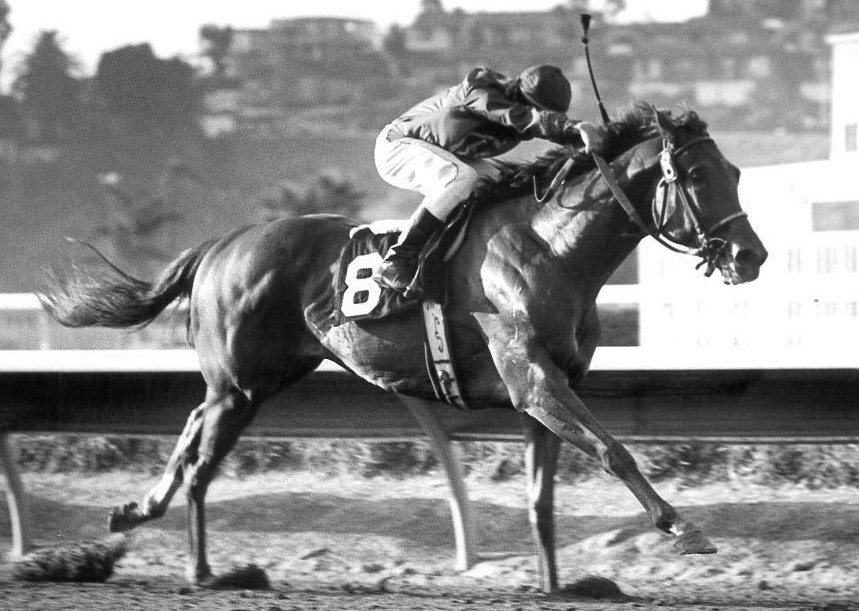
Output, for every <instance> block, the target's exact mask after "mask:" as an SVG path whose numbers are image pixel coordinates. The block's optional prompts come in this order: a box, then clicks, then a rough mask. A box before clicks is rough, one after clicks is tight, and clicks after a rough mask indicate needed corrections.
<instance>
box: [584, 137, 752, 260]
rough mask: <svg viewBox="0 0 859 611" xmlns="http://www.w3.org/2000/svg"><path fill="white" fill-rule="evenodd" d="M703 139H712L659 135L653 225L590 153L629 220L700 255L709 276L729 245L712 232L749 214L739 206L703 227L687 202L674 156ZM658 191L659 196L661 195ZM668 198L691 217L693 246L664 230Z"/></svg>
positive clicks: (670, 243) (678, 249)
mask: <svg viewBox="0 0 859 611" xmlns="http://www.w3.org/2000/svg"><path fill="white" fill-rule="evenodd" d="M705 142H713V139H712V138H710V137H709V136H701V137H698V138H693V139H692V140H690V141H689V142H686V143H685V144H683V145H682V146H679V147H677V148H674V144H673V143H672V142H671V140H670V139H669V138H663V139H662V151H660V153H659V166H660V168H661V169H662V178H661V179H660V180H659V183H658V184H657V186H656V192H655V193H654V195H653V200H652V203H651V212H652V215H653V220H654V226H653V227H651V226H650V225H649V224H647V223H646V222H645V221H644V219H642V218H641V215H640V214H639V213H638V211H636V209H635V207H634V206H633V205H632V203H631V202H630V201H629V198H628V197H627V196H626V194H625V193H624V192H623V190H622V189H621V188H620V185H618V184H617V180H616V179H615V177H614V173H613V172H612V171H611V168H610V167H609V165H608V164H607V163H606V161H605V159H603V158H602V157H601V156H600V155H599V154H597V153H595V152H594V153H591V155H592V157H593V159H594V162H595V163H596V165H597V168H598V169H599V172H600V174H601V175H602V177H603V180H605V182H606V184H607V185H608V188H609V190H610V191H611V192H612V195H614V197H615V199H616V200H617V201H618V203H619V204H620V206H621V207H622V208H623V209H624V211H625V212H626V214H627V216H629V218H630V220H631V221H632V222H633V223H635V225H637V226H638V228H639V229H641V230H642V231H643V232H644V233H645V234H646V235H649V236H650V237H652V238H653V239H654V240H656V241H657V242H659V243H660V244H662V245H663V246H664V247H666V248H668V249H669V250H672V251H674V252H679V253H683V254H688V255H694V256H697V257H701V259H702V261H701V262H700V263H699V264H698V265H697V267H701V266H703V265H706V266H707V267H706V269H705V271H704V273H705V275H707V276H710V275H711V274H712V273H713V272H714V271H715V269H716V265H717V262H718V260H719V258H720V257H722V255H723V254H724V252H725V250H726V249H727V247H728V243H727V241H725V240H724V239H723V238H719V237H715V236H714V235H713V234H714V233H716V232H717V231H719V230H720V229H723V228H725V227H726V226H727V225H729V224H730V223H732V222H733V221H736V220H737V219H741V218H745V217H746V216H748V215H747V214H746V213H745V212H743V211H742V210H740V211H738V212H733V213H731V214H728V215H727V216H725V217H724V218H722V219H721V220H719V221H716V222H715V223H713V224H712V225H710V226H709V227H705V226H704V224H703V223H702V222H701V217H700V214H699V212H698V211H697V210H696V208H695V207H694V206H693V205H692V204H691V202H690V195H689V193H688V192H687V190H686V189H684V188H683V187H682V186H681V185H680V184H679V183H678V172H677V167H676V165H675V159H676V158H677V157H678V156H679V155H682V154H683V153H684V152H686V151H688V150H689V149H690V148H692V147H693V146H696V145H698V144H703V143H705ZM660 194H661V198H660ZM669 200H673V201H678V200H679V202H680V205H681V206H682V208H683V211H684V213H685V214H686V215H687V216H688V217H689V219H691V221H692V225H693V226H694V229H695V237H696V241H697V244H696V245H695V246H686V245H685V244H679V243H677V242H675V241H673V240H672V239H671V238H670V237H669V236H668V234H667V233H666V231H665V225H666V220H667V219H666V217H665V209H666V204H667V203H668V201H669Z"/></svg>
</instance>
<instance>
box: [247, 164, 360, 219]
mask: <svg viewBox="0 0 859 611" xmlns="http://www.w3.org/2000/svg"><path fill="white" fill-rule="evenodd" d="M365 195H366V193H364V192H363V191H359V190H358V189H356V188H355V185H354V184H353V183H352V181H351V180H349V179H348V178H346V177H344V176H343V175H342V174H341V173H340V172H338V171H337V170H332V169H329V170H323V171H321V172H319V173H318V174H316V175H315V176H313V177H311V178H310V179H309V180H307V181H306V182H305V183H303V184H302V183H295V182H284V183H281V184H280V185H278V187H277V193H276V194H275V195H274V196H273V197H266V198H264V199H263V201H262V202H261V210H260V217H261V218H262V220H265V221H271V220H274V219H278V218H283V217H292V216H301V215H302V214H314V213H318V212H328V213H331V214H342V215H344V216H348V217H352V218H354V217H357V216H360V214H361V201H362V200H363V199H364V196H365Z"/></svg>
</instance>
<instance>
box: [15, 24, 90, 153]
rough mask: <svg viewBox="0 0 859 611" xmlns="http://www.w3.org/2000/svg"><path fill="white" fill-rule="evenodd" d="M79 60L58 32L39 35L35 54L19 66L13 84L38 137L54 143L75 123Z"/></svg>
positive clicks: (45, 32) (47, 31) (50, 31)
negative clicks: (63, 45)
mask: <svg viewBox="0 0 859 611" xmlns="http://www.w3.org/2000/svg"><path fill="white" fill-rule="evenodd" d="M76 68H77V64H76V63H75V61H74V60H73V59H72V58H71V57H70V56H69V55H67V54H66V53H65V52H64V51H63V50H62V48H61V47H60V44H59V42H58V40H57V32H56V30H46V31H42V32H40V33H39V36H38V39H37V40H36V44H35V46H34V47H33V51H32V52H31V53H30V54H29V55H27V56H26V57H25V58H24V60H23V61H22V63H21V66H20V67H19V71H18V76H17V78H16V79H15V82H14V83H13V85H12V88H13V91H14V93H15V94H16V95H17V96H18V97H19V98H20V99H21V102H22V109H23V112H24V114H25V115H27V116H30V117H32V119H33V120H34V121H35V123H36V126H37V128H38V130H39V133H38V137H39V138H40V139H42V140H45V141H48V142H53V141H55V140H56V139H57V137H58V136H59V134H60V132H61V131H62V129H63V128H64V127H66V126H68V125H70V124H71V122H72V120H73V119H74V116H75V114H76V112H77V110H78V96H79V93H80V85H79V83H78V81H77V79H76V78H75V77H74V76H73V72H74V70H75V69H76Z"/></svg>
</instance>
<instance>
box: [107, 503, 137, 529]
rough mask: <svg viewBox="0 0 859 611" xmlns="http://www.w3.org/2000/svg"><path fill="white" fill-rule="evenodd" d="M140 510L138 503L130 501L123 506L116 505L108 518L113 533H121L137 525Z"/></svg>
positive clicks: (109, 527)
mask: <svg viewBox="0 0 859 611" xmlns="http://www.w3.org/2000/svg"><path fill="white" fill-rule="evenodd" d="M139 513H140V511H139V510H138V508H137V503H128V504H126V505H123V506H122V507H114V508H113V511H111V512H110V516H109V517H108V519H107V528H108V529H109V530H110V532H112V533H121V532H126V531H128V530H131V529H132V528H134V527H135V526H137V524H138V522H139V521H140V520H139V519H135V518H137V517H138V514H139Z"/></svg>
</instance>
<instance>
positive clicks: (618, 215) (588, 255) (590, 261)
mask: <svg viewBox="0 0 859 611" xmlns="http://www.w3.org/2000/svg"><path fill="white" fill-rule="evenodd" d="M634 156H635V154H634V153H633V152H630V153H629V154H626V155H624V156H621V158H620V159H619V162H620V163H619V164H614V165H615V167H627V166H628V164H629V163H630V162H631V159H633V157H634ZM629 181H630V177H629V175H628V174H624V175H621V176H619V177H618V183H619V185H620V186H621V188H622V189H623V188H624V187H627V186H628V185H629ZM624 190H625V191H626V192H627V193H628V195H629V196H630V199H631V200H632V204H633V205H634V206H635V207H636V208H637V209H638V210H643V209H644V208H645V207H646V202H644V201H643V199H642V198H646V197H649V195H650V194H649V193H643V192H642V190H641V189H624ZM637 200H642V201H637ZM532 227H533V228H534V231H535V232H536V233H537V234H538V235H539V236H540V237H541V238H542V239H543V240H545V241H546V243H547V244H548V245H549V249H550V251H551V253H552V256H553V257H554V258H556V259H557V260H558V261H560V262H562V263H563V264H564V265H565V266H566V267H567V268H568V269H569V270H570V274H571V275H572V276H574V278H573V280H574V281H575V282H576V283H577V286H579V287H580V288H581V289H583V290H590V292H592V293H593V295H594V296H595V295H596V293H597V292H598V291H599V289H600V288H601V287H602V285H603V284H604V283H605V281H606V280H608V278H609V276H611V274H612V273H613V272H614V271H615V270H616V269H617V267H618V266H619V265H620V264H621V263H622V262H623V260H624V259H626V257H627V256H629V254H630V253H631V252H632V251H633V250H634V249H635V246H636V245H637V244H638V242H639V241H640V240H641V238H642V237H643V236H642V234H641V232H640V230H638V228H637V227H636V226H635V225H634V224H633V223H632V222H631V221H630V219H629V217H628V216H627V214H626V213H625V212H624V211H623V209H622V208H621V207H620V205H619V204H618V203H617V202H616V201H614V198H613V195H612V193H611V191H610V190H609V188H608V185H607V184H606V182H605V180H603V179H602V177H601V176H600V175H599V173H598V172H597V171H596V170H594V171H592V172H589V173H587V174H585V175H583V176H582V177H581V178H579V179H578V180H576V181H574V182H573V183H572V184H571V185H569V186H568V187H567V188H566V189H564V191H562V192H561V193H560V194H558V196H557V197H555V198H554V199H553V200H552V201H551V202H549V203H547V204H546V205H545V206H543V207H542V208H541V209H540V210H539V211H538V212H537V213H536V214H535V215H534V217H533V219H532Z"/></svg>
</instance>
